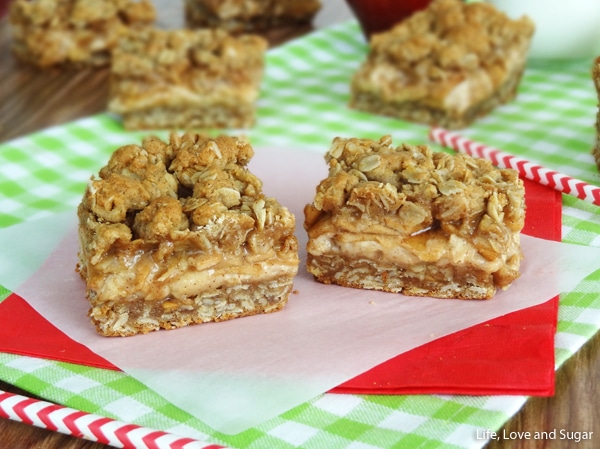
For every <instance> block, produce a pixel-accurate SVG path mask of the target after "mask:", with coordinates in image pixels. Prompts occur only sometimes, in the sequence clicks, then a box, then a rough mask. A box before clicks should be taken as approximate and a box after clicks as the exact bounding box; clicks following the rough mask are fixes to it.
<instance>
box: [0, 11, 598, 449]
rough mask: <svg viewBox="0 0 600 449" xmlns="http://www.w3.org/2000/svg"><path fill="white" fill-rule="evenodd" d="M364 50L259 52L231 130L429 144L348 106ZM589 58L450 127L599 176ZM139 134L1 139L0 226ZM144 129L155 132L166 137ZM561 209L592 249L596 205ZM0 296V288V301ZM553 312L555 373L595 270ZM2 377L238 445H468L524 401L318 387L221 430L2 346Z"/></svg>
mask: <svg viewBox="0 0 600 449" xmlns="http://www.w3.org/2000/svg"><path fill="white" fill-rule="evenodd" d="M366 51H367V46H366V44H365V42H364V40H363V38H362V34H361V33H360V31H359V29H358V26H357V24H356V23H355V22H353V21H352V22H348V23H344V24H340V25H338V26H335V27H332V28H329V29H325V30H321V31H318V32H315V33H313V34H311V35H309V36H307V37H305V38H302V39H298V40H296V41H293V42H291V43H289V44H287V45H285V46H283V47H280V48H278V49H275V50H273V51H271V52H269V54H268V56H267V71H266V76H265V79H264V82H263V85H262V91H261V97H260V100H259V102H258V117H257V119H258V120H257V124H256V126H255V127H254V128H253V129H252V130H248V131H244V132H243V133H244V134H247V135H248V137H249V138H250V140H251V142H252V144H253V145H254V146H255V147H277V148H281V149H282V151H285V149H286V148H294V149H305V150H306V151H315V152H322V153H324V152H325V151H326V150H327V149H328V147H329V144H330V143H331V140H332V139H333V138H334V137H336V136H346V137H372V138H378V137H380V136H381V135H383V134H391V135H392V136H393V138H394V141H395V142H396V143H397V144H399V143H400V142H403V141H405V142H410V143H427V132H428V128H427V127H425V126H422V125H415V124H408V123H405V122H402V121H399V120H394V119H390V118H385V117H378V116H374V115H370V114H365V113H361V112H357V111H352V110H350V109H349V108H348V107H347V104H348V100H349V81H350V78H351V76H352V74H353V72H354V71H355V70H356V68H357V67H358V65H359V64H360V63H361V62H362V60H363V59H364V56H365V54H366ZM590 65H591V61H573V62H569V63H563V64H562V65H556V66H552V65H548V66H534V65H532V66H531V67H530V68H529V69H528V70H527V72H526V74H525V77H524V80H523V82H522V85H521V89H520V95H519V97H518V99H517V101H515V102H513V103H512V104H509V105H506V106H503V107H501V108H499V109H497V110H496V111H494V112H493V113H492V114H490V115H489V116H488V117H486V118H484V119H482V120H481V121H479V122H478V123H477V124H475V125H474V126H472V127H470V128H469V129H466V130H464V131H462V133H463V134H464V135H465V136H466V137H469V138H472V139H474V140H478V141H480V142H482V143H486V144H488V145H490V146H494V147H497V148H501V149H503V150H505V151H507V152H511V153H513V154H517V155H520V156H523V157H525V158H528V159H530V160H532V161H535V162H538V163H540V164H542V165H546V166H548V167H550V168H553V169H555V170H557V171H561V172H564V173H566V174H568V175H571V176H574V177H577V178H581V179H583V180H585V181H587V182H590V183H594V184H600V179H599V175H598V171H597V169H596V167H595V165H594V163H593V159H592V156H591V153H590V150H591V147H592V142H593V139H594V130H593V124H594V119H595V113H596V103H597V101H596V95H595V91H594V88H593V85H592V83H591V79H590ZM74 101H76V100H74ZM230 132H231V133H238V134H239V132H237V131H235V130H231V131H230ZM146 134H147V133H139V132H135V133H133V132H125V131H124V130H123V129H122V127H121V125H120V123H119V121H118V120H117V119H116V118H114V117H112V116H110V115H108V114H100V115H98V116H94V117H89V118H85V119H82V120H78V121H76V122H72V123H69V124H66V125H64V126H59V127H54V128H51V129H47V130H44V131H41V132H39V133H36V134H33V135H30V136H25V137H22V138H19V139H16V140H13V141H11V142H8V143H5V144H3V145H0V224H1V226H2V227H6V226H11V225H14V224H17V223H20V222H22V221H24V220H29V219H32V218H35V217H39V216H42V215H45V214H52V213H56V212H62V211H65V210H69V209H70V210H73V209H74V208H75V207H76V205H77V204H78V203H79V201H80V198H81V195H82V193H83V189H84V186H85V183H86V181H87V179H88V178H89V177H90V175H91V174H92V173H95V172H97V170H98V169H99V168H100V167H101V166H102V165H104V163H105V162H106V160H107V159H108V156H109V154H110V153H111V152H112V151H113V150H114V149H116V148H117V147H118V146H120V145H122V144H128V143H137V142H139V141H140V140H141V138H142V137H143V136H144V135H146ZM156 134H158V135H159V136H161V137H165V138H166V132H158V133H156ZM432 146H433V147H434V148H436V149H440V148H439V147H437V146H435V145H432ZM563 204H564V222H563V234H564V241H565V242H570V243H578V244H583V245H590V246H600V208H598V207H596V206H593V205H590V204H588V203H584V202H583V201H580V200H577V199H574V198H572V197H567V196H564V197H563ZM8 294H9V292H8V291H7V290H6V289H0V299H3V298H6V296H8ZM559 313H560V315H559V327H558V334H557V337H556V355H557V368H558V367H559V366H560V365H561V364H562V363H563V362H564V361H565V360H567V359H568V358H569V357H570V356H571V355H572V354H574V353H575V352H576V351H577V350H578V349H579V348H580V347H581V345H583V344H584V343H585V342H586V341H587V340H589V339H590V338H591V337H592V336H593V335H594V334H595V333H596V331H597V330H598V329H599V328H600V271H596V272H595V273H593V274H592V275H591V276H589V277H587V278H586V279H585V280H584V281H582V282H581V283H580V285H579V286H578V287H577V288H576V289H575V290H574V291H571V292H567V293H565V294H564V295H563V296H562V298H561V306H560V312H559ZM0 379H2V380H4V381H6V382H9V383H11V384H14V385H16V386H19V387H21V388H23V389H25V390H28V391H30V392H32V393H34V394H36V395H39V396H41V397H43V398H46V399H48V400H51V401H55V402H58V403H61V404H64V405H66V406H69V407H73V408H77V409H80V410H84V411H87V412H91V413H95V414H98V415H103V416H108V417H112V418H116V419H118V420H121V421H126V422H132V423H135V424H139V425H142V426H148V427H152V428H156V429H162V430H165V431H169V432H172V433H175V434H178V435H182V436H189V437H193V438H197V439H200V440H203V441H209V442H214V443H217V444H222V445H225V446H229V447H232V448H239V449H250V448H265V447H268V448H297V447H302V448H323V447H327V448H353V449H358V448H361V449H366V448H398V447H402V448H417V447H419V448H423V447H427V448H469V449H473V448H479V447H483V446H484V445H485V444H486V443H487V441H486V440H485V439H481V437H480V436H479V435H481V434H482V432H481V431H482V430H483V431H485V430H492V431H494V430H498V429H500V428H501V427H502V425H503V424H504V423H505V422H506V421H507V420H508V419H509V418H510V417H511V416H513V415H514V414H515V413H516V412H517V411H518V410H519V409H520V408H521V406H522V405H523V404H524V402H525V401H526V399H527V398H526V397H522V396H493V397H487V396H484V397H474V396H441V395H427V396H385V395H381V396H379V395H377V396H375V395H373V396H358V395H336V394H323V395H322V396H319V397H317V398H314V399H313V400H312V401H310V402H307V403H305V404H302V405H300V406H298V407H296V408H294V409H292V410H289V411H288V412H286V413H284V414H282V415H281V416H279V417H277V418H275V419H272V420H270V421H268V422H265V423H263V424H262V425H260V426H258V427H256V428H252V429H249V430H247V431H244V432H242V433H241V434H238V435H234V436H230V435H224V434H219V433H218V432H216V431H214V430H213V429H211V428H209V427H208V426H207V425H205V424H204V423H202V422H200V421H198V420H197V419H195V418H194V417H192V416H190V415H188V414H186V413H184V412H182V411H181V410H179V409H177V408H176V407H175V406H173V405H171V404H170V403H168V402H166V401H165V400H164V399H163V398H161V397H160V396H158V395H157V394H155V393H154V392H153V391H151V390H149V389H148V388H146V387H145V386H144V385H142V384H140V383H139V382H137V381H135V380H133V379H131V378H130V377H128V376H126V375H124V374H122V373H120V372H114V371H107V370H101V369H96V368H90V367H85V366H79V365H73V364H67V363H59V362H53V361H48V360H42V359H35V358H29V357H22V356H16V355H12V354H0ZM582 430H589V429H582ZM478 431H479V432H478Z"/></svg>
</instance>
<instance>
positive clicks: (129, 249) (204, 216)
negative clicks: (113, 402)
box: [77, 133, 299, 336]
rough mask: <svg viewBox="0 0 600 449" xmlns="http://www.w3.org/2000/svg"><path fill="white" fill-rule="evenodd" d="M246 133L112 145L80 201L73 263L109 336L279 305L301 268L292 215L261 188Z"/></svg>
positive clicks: (100, 326) (268, 309)
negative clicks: (251, 164)
mask: <svg viewBox="0 0 600 449" xmlns="http://www.w3.org/2000/svg"><path fill="white" fill-rule="evenodd" d="M253 154H254V151H253V149H252V147H251V146H250V144H249V143H248V142H246V141H245V140H243V139H241V138H236V137H229V136H219V137H216V138H208V137H205V136H201V135H198V134H191V133H186V134H183V135H178V134H171V137H170V140H169V142H168V143H167V142H163V141H162V140H160V139H158V138H156V137H148V138H146V139H144V140H143V142H142V144H141V146H140V145H125V146H123V147H120V148H118V149H117V150H116V151H115V152H114V153H113V155H112V156H111V158H110V160H109V161H108V163H107V165H106V166H104V167H103V168H102V169H101V170H100V172H99V177H92V179H91V180H90V182H89V184H88V186H87V189H86V191H85V194H84V196H83V199H82V202H81V204H80V205H79V208H78V217H79V240H80V249H79V253H78V264H77V270H78V271H79V273H80V275H81V277H82V279H83V280H84V281H85V284H86V296H87V299H88V300H89V301H90V303H91V308H90V311H89V316H90V318H91V320H92V322H93V323H94V324H95V326H96V328H97V330H98V332H99V333H100V334H102V335H105V336H128V335H134V334H140V333H147V332H150V331H154V330H158V329H172V328H178V327H182V326H186V325H189V324H192V323H204V322H209V321H223V320H228V319H232V318H237V317H242V316H247V315H255V314H259V313H268V312H275V311H278V310H280V309H281V308H282V307H283V306H284V305H285V304H286V302H287V300H288V297H289V294H290V292H291V290H292V283H293V278H294V276H295V275H296V273H297V271H298V264H299V259H298V242H297V239H296V237H295V235H294V229H295V218H294V216H293V215H292V213H291V212H289V211H288V209H286V208H285V207H283V206H281V205H280V204H279V203H278V202H277V201H276V200H275V199H273V198H270V197H266V196H265V195H264V193H263V192H262V182H261V181H260V180H259V179H258V178H257V177H256V176H255V175H253V174H252V173H251V172H250V171H249V170H248V168H247V164H248V162H249V161H250V159H251V158H252V156H253Z"/></svg>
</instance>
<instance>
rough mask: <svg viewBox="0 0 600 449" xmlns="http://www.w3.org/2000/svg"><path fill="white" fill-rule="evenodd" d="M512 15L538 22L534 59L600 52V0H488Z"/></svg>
mask: <svg viewBox="0 0 600 449" xmlns="http://www.w3.org/2000/svg"><path fill="white" fill-rule="evenodd" d="M487 1H488V2H489V3H491V4H493V5H494V6H496V8H498V9H499V10H500V11H504V12H505V13H506V14H507V15H508V16H509V17H511V18H513V19H517V18H519V17H522V16H523V15H526V16H528V17H529V18H530V19H531V20H533V22H534V23H535V25H536V30H535V34H534V35H533V40H532V42H531V49H530V53H529V55H530V57H531V58H533V59H571V58H587V57H596V56H600V0H487Z"/></svg>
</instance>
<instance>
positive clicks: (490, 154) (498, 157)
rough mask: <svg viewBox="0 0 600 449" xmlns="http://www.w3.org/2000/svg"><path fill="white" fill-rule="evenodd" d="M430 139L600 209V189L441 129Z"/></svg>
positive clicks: (434, 130) (433, 130) (432, 132)
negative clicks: (517, 173) (510, 169)
mask: <svg viewBox="0 0 600 449" xmlns="http://www.w3.org/2000/svg"><path fill="white" fill-rule="evenodd" d="M429 138H430V139H431V140H432V141H433V142H436V143H438V144H440V145H442V146H445V147H447V148H452V149H453V150H455V151H459V152H461V153H466V154H469V155H471V156H475V157H480V158H483V159H487V160H489V161H491V162H492V164H494V165H495V166H496V167H500V168H512V169H514V170H517V171H518V172H519V174H520V175H521V176H522V177H524V178H527V179H529V180H531V181H535V182H538V183H540V184H543V185H545V186H549V187H552V188H553V189H555V190H558V191H559V192H563V193H567V194H569V195H573V196H575V197H577V198H579V199H580V200H584V201H588V202H590V203H592V204H595V205H596V206H600V187H597V186H594V185H591V184H588V183H586V182H584V181H580V180H579V179H575V178H572V177H570V176H567V175H564V174H562V173H558V172H556V171H553V170H550V169H548V168H545V167H542V166H541V165H537V164H534V163H533V162H529V161H527V160H525V159H523V158H520V157H517V156H513V155H511V154H508V153H504V152H503V151H501V150H498V149H496V148H491V147H488V146H486V145H483V144H481V143H477V142H473V141H472V140H469V139H467V138H465V137H462V136H459V135H458V134H456V133H453V132H450V131H448V130H446V129H443V128H435V127H434V128H431V130H430V132H429Z"/></svg>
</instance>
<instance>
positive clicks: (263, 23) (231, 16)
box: [185, 0, 321, 32]
mask: <svg viewBox="0 0 600 449" xmlns="http://www.w3.org/2000/svg"><path fill="white" fill-rule="evenodd" d="M320 9H321V2H320V0H277V1H273V0H185V16H186V20H187V21H188V23H189V24H190V25H192V26H197V27H210V28H223V29H226V30H229V31H231V32H241V31H255V32H260V31H266V30H269V29H272V28H276V27H280V26H287V25H298V24H306V23H310V21H311V20H312V19H313V17H314V16H315V14H316V13H317V12H318V11H319V10H320Z"/></svg>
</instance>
